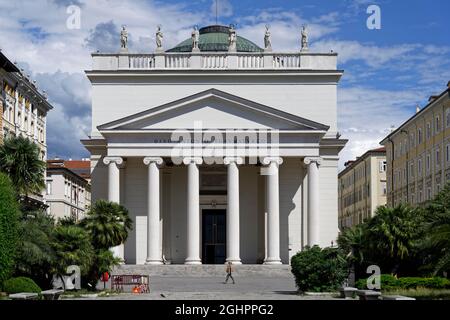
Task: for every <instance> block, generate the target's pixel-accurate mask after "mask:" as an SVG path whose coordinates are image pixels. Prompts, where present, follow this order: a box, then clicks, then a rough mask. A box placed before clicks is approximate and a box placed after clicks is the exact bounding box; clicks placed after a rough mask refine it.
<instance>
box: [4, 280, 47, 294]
mask: <svg viewBox="0 0 450 320" xmlns="http://www.w3.org/2000/svg"><path fill="white" fill-rule="evenodd" d="M3 290H4V291H5V292H6V293H9V294H11V293H20V292H35V293H41V291H42V290H41V288H39V286H38V285H37V284H36V282H34V281H33V280H32V279H30V278H27V277H17V278H11V279H8V280H6V281H5V282H4V283H3Z"/></svg>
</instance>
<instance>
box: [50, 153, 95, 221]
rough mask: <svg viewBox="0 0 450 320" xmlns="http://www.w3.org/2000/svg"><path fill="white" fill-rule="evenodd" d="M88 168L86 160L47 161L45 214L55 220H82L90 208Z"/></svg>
mask: <svg viewBox="0 0 450 320" xmlns="http://www.w3.org/2000/svg"><path fill="white" fill-rule="evenodd" d="M90 166H91V163H90V161H89V160H88V159H83V160H62V159H54V160H48V161H47V178H46V186H47V190H46V195H45V199H46V203H47V205H48V209H47V212H48V213H49V214H51V215H53V216H54V217H55V218H56V219H58V218H62V217H73V218H75V219H76V220H80V219H82V218H83V216H84V214H85V212H86V211H87V210H88V209H89V207H90V206H91V185H90V182H89V181H90Z"/></svg>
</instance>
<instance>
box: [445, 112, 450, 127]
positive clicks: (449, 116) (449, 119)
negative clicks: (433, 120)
mask: <svg viewBox="0 0 450 320" xmlns="http://www.w3.org/2000/svg"><path fill="white" fill-rule="evenodd" d="M445 126H446V127H447V128H450V108H448V109H447V110H446V111H445Z"/></svg>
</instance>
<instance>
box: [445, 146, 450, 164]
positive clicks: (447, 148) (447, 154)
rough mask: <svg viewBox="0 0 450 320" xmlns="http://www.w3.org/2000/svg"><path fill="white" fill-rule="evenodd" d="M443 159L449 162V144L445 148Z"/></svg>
mask: <svg viewBox="0 0 450 320" xmlns="http://www.w3.org/2000/svg"><path fill="white" fill-rule="evenodd" d="M445 159H446V160H447V163H449V162H450V144H448V145H447V146H446V147H445Z"/></svg>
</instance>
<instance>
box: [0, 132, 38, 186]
mask: <svg viewBox="0 0 450 320" xmlns="http://www.w3.org/2000/svg"><path fill="white" fill-rule="evenodd" d="M45 167H46V164H45V162H44V161H41V160H40V155H39V148H38V146H37V145H36V144H35V143H33V142H32V141H30V140H29V139H27V138H24V137H21V136H19V137H10V138H7V139H6V140H5V141H4V144H3V145H2V146H0V172H4V173H6V174H7V175H8V176H9V177H10V178H11V180H12V182H13V185H14V187H15V188H16V191H17V193H18V195H28V194H30V193H39V192H41V191H42V190H43V189H44V188H45V180H44V172H45Z"/></svg>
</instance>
